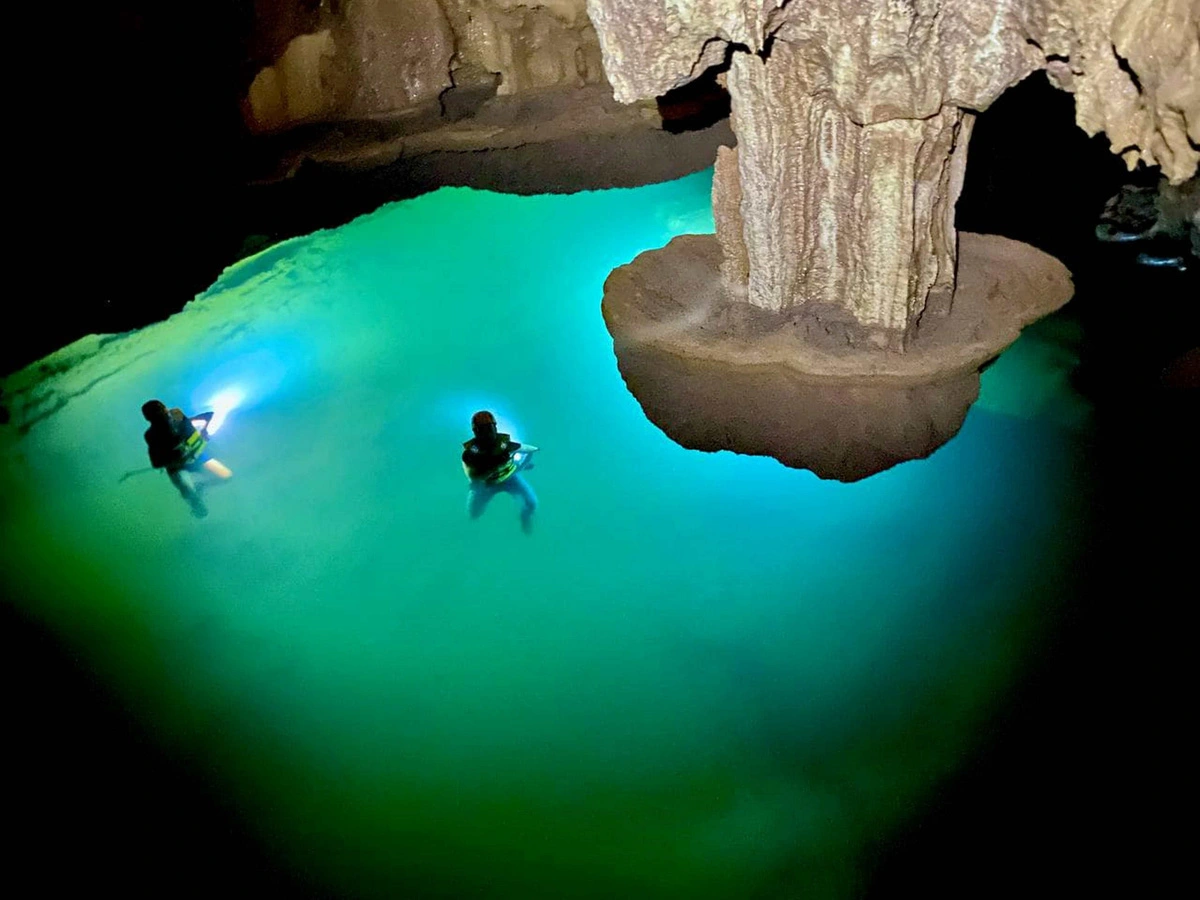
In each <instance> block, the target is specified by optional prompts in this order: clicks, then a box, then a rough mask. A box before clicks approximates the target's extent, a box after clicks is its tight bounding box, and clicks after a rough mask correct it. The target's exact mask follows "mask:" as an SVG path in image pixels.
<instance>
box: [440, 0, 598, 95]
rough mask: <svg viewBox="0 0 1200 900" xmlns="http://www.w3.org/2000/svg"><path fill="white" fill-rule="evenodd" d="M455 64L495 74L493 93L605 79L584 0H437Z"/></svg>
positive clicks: (509, 92)
mask: <svg viewBox="0 0 1200 900" xmlns="http://www.w3.org/2000/svg"><path fill="white" fill-rule="evenodd" d="M441 2H442V6H443V7H444V8H445V11H446V15H447V17H448V18H449V20H450V22H451V25H452V26H453V28H454V33H455V39H456V47H457V57H456V59H455V64H456V66H457V65H464V66H473V67H476V68H478V69H482V70H484V71H486V72H495V73H497V74H499V75H500V86H499V88H498V92H499V93H501V94H515V93H518V92H520V91H525V90H530V89H534V88H542V87H556V86H560V85H563V86H572V87H578V86H582V85H584V84H588V83H594V82H598V81H602V80H603V79H604V66H603V63H602V62H601V60H600V43H599V41H598V39H597V38H596V30H595V29H594V28H593V27H592V23H591V20H589V19H588V17H587V10H586V2H585V0H543V2H540V3H537V2H533V0H441Z"/></svg>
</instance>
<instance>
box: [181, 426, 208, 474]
mask: <svg viewBox="0 0 1200 900" xmlns="http://www.w3.org/2000/svg"><path fill="white" fill-rule="evenodd" d="M188 424H191V423H188ZM207 446H208V439H207V438H206V437H205V436H204V432H203V431H201V430H200V429H199V428H197V427H196V426H195V425H192V433H191V434H189V435H188V436H187V437H186V438H184V439H183V441H182V442H180V444H179V446H178V447H176V448H175V452H176V453H178V454H179V459H180V462H181V463H182V464H183V465H187V464H188V463H190V462H195V460H196V457H198V456H199V455H200V454H201V453H203V452H204V448H205V447H207Z"/></svg>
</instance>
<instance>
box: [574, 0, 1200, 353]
mask: <svg viewBox="0 0 1200 900" xmlns="http://www.w3.org/2000/svg"><path fill="white" fill-rule="evenodd" d="M1197 5H1198V0H810V2H800V0H791V2H789V0H767V2H752V0H658V2H642V0H589V3H588V11H589V14H590V15H591V17H592V20H593V21H594V22H595V23H596V26H597V30H598V34H599V38H600V44H601V49H602V52H603V55H604V64H605V68H606V71H607V74H608V77H609V80H610V82H611V83H612V85H613V88H614V92H615V95H616V96H617V98H618V99H621V100H626V101H628V100H633V99H635V98H639V97H648V96H655V95H659V94H662V93H664V92H665V91H667V90H669V89H671V88H674V87H677V86H679V85H680V84H682V83H684V82H686V81H688V80H689V79H691V78H693V77H695V76H696V75H698V74H699V73H700V72H701V71H702V70H703V69H704V68H705V67H707V66H708V65H710V64H712V63H713V62H715V61H719V60H723V59H724V58H725V56H726V53H727V52H731V53H732V58H731V60H730V70H729V75H728V86H729V91H730V95H731V98H732V110H733V127H734V131H735V133H736V134H737V135H738V144H739V149H738V153H737V156H736V157H735V158H736V161H737V180H738V185H736V186H735V185H733V184H732V181H731V178H732V176H731V172H730V165H729V164H728V162H727V163H723V164H722V168H721V170H720V171H719V175H718V181H719V185H715V186H714V199H715V201H718V202H720V203H721V204H722V208H721V209H719V210H718V209H716V208H714V216H715V218H716V221H717V225H718V234H719V238H720V241H721V244H722V246H723V247H725V248H727V249H728V250H729V252H730V253H731V254H733V258H732V259H731V261H730V263H729V264H728V265H727V266H726V267H725V268H724V270H723V271H724V272H725V273H726V278H727V279H734V280H736V279H738V278H740V277H741V273H742V272H743V270H744V271H745V283H744V287H742V288H741V289H742V290H743V291H744V293H745V296H746V298H747V299H748V300H749V302H750V303H751V304H753V305H755V306H758V307H760V308H763V309H767V310H787V309H792V308H797V307H807V308H808V310H809V312H811V313H812V314H814V315H817V316H819V317H824V318H825V319H826V320H827V321H830V322H846V323H854V324H855V325H857V326H858V329H857V331H856V332H855V331H854V330H853V329H852V330H851V333H856V334H858V335H859V337H858V338H856V339H858V340H863V341H866V342H869V343H872V344H876V345H881V346H889V347H892V348H901V347H903V346H904V345H905V344H906V342H907V341H908V339H909V338H910V337H911V335H912V332H913V329H914V326H915V325H916V323H917V322H918V321H919V320H921V319H922V317H929V316H933V317H936V316H938V315H943V314H945V312H946V311H947V308H948V302H949V301H948V298H949V297H950V296H951V292H952V290H953V286H954V265H955V259H954V256H955V245H956V237H955V232H954V228H953V208H954V203H955V202H956V200H957V197H958V192H959V189H960V188H961V184H962V173H963V167H964V163H965V153H966V145H967V137H968V135H969V131H970V125H971V119H970V113H971V112H973V111H977V110H982V109H985V108H987V106H988V105H990V104H991V103H992V102H993V101H994V100H995V99H996V98H997V97H998V96H999V95H1000V94H1001V93H1002V92H1003V91H1004V90H1005V89H1007V88H1008V87H1010V86H1011V85H1013V84H1015V83H1016V82H1017V81H1019V80H1021V79H1022V78H1024V77H1025V76H1026V75H1027V74H1029V73H1030V72H1032V71H1034V70H1035V69H1037V68H1039V67H1042V66H1048V67H1049V69H1050V75H1051V77H1052V79H1053V80H1054V81H1055V83H1056V84H1058V85H1060V86H1062V87H1064V88H1067V89H1070V90H1073V91H1075V92H1076V96H1077V102H1078V116H1079V122H1080V124H1081V125H1082V126H1083V127H1084V128H1085V129H1087V130H1089V131H1092V132H1095V131H1099V130H1105V131H1107V132H1108V133H1109V136H1110V139H1111V140H1113V143H1114V149H1115V150H1117V151H1118V152H1121V153H1122V154H1123V155H1125V157H1126V159H1127V160H1128V161H1130V162H1131V163H1132V162H1135V161H1136V160H1138V159H1142V160H1145V161H1147V162H1150V163H1154V164H1162V165H1163V167H1164V171H1166V172H1167V174H1168V175H1169V176H1170V177H1171V178H1172V179H1173V180H1177V181H1178V180H1181V179H1184V178H1186V177H1188V176H1189V175H1190V174H1191V172H1193V171H1194V170H1195V168H1196V162H1197V154H1196V151H1195V147H1194V141H1195V136H1194V132H1195V130H1196V128H1197V124H1196V123H1197V119H1198V118H1200V104H1198V103H1197V97H1196V91H1197V90H1200V76H1198V72H1197V65H1198V63H1197V60H1198V59H1200V37H1198V35H1197V30H1196V22H1197V18H1198V16H1197V12H1196V8H1197ZM1114 46H1115V47H1116V51H1115V52H1114ZM1122 48H1124V49H1122ZM1117 53H1119V54H1121V56H1122V57H1124V59H1125V60H1126V62H1125V63H1122V61H1121V59H1119V58H1118V56H1117ZM1051 57H1054V58H1053V59H1052V58H1051ZM1123 66H1124V67H1123ZM1189 140H1190V141H1192V142H1193V143H1189ZM1031 152H1038V149H1037V148H1031ZM732 159H734V157H730V158H729V161H732ZM739 195H740V198H741V199H740V203H739V206H738V209H737V210H736V211H735V210H733V209H732V207H731V206H730V204H729V202H728V198H730V197H734V196H739ZM739 216H740V218H739ZM738 229H740V232H741V233H740V234H737V233H736V232H737V230H738ZM743 253H744V258H745V263H743V261H742V260H743ZM728 288H729V290H731V291H732V292H733V293H737V292H738V288H739V286H738V285H736V284H734V283H732V282H731V283H730V284H729V285H728Z"/></svg>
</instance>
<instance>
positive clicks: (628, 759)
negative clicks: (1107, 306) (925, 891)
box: [0, 172, 1090, 898]
mask: <svg viewBox="0 0 1200 900" xmlns="http://www.w3.org/2000/svg"><path fill="white" fill-rule="evenodd" d="M710 186H711V172H708V173H701V174H698V175H695V176H691V177H689V178H685V179H682V180H679V181H676V182H672V183H668V184H662V185H653V186H648V187H643V188H638V189H634V190H614V191H605V192H598V193H582V194H576V195H570V196H540V197H516V196H505V195H498V194H491V193H486V192H477V191H472V190H469V189H443V190H440V191H438V192H436V193H434V194H429V195H425V196H423V197H420V198H417V199H415V200H409V201H405V202H402V203H398V204H392V205H389V206H387V207H384V208H382V209H380V210H378V211H377V212H375V213H373V214H371V215H368V216H365V217H363V218H360V219H358V220H356V221H354V222H352V223H350V224H348V225H346V226H344V227H342V228H339V229H337V230H334V231H328V232H321V233H318V234H315V235H312V236H309V237H307V238H302V239H298V240H295V241H292V242H288V243H286V244H284V245H281V246H279V247H276V248H273V249H271V250H268V251H266V252H265V253H264V254H262V255H260V256H259V257H257V258H255V259H253V260H250V261H248V262H246V263H243V264H241V265H240V266H239V267H236V268H234V269H232V270H230V271H229V272H227V273H226V275H225V276H224V277H223V278H222V279H221V280H220V281H219V282H218V283H217V284H216V285H215V286H214V287H213V288H212V289H211V290H210V291H209V292H208V293H207V294H206V295H204V296H203V297H201V298H200V299H199V300H198V301H197V302H196V303H193V304H192V305H190V306H189V307H188V309H187V310H185V311H184V312H183V313H182V314H180V315H179V316H176V317H174V318H172V319H171V320H169V321H167V322H165V323H162V324H160V325H157V326H154V327H152V328H150V329H146V330H144V331H143V332H140V333H138V334H137V335H133V336H131V337H128V338H125V339H124V340H121V341H116V342H113V343H111V344H109V345H108V346H106V347H104V348H103V350H102V351H101V352H100V353H99V354H97V356H95V357H93V358H92V359H90V360H88V361H87V363H86V365H84V366H81V367H79V369H78V371H69V372H66V373H65V374H63V375H60V376H57V378H58V381H56V382H51V383H50V384H51V386H53V387H54V388H55V389H56V390H57V392H58V396H60V397H64V398H67V402H66V404H65V405H64V406H63V408H62V409H60V410H59V411H57V412H56V413H54V414H53V415H51V416H49V417H47V418H45V419H44V420H43V421H40V422H38V423H37V424H36V425H34V426H33V427H32V428H30V429H29V432H28V434H26V435H24V436H23V437H20V438H19V439H18V438H17V437H16V436H15V435H14V434H12V433H11V432H12V431H13V429H12V428H9V429H8V431H9V432H10V434H8V435H7V437H6V440H7V443H6V444H5V445H4V449H3V452H2V454H0V463H2V468H0V477H2V479H3V491H4V493H3V496H4V497H5V498H6V501H5V504H4V506H3V508H2V509H0V522H2V524H3V529H4V533H5V535H6V540H5V541H4V544H3V547H2V548H0V562H2V563H3V572H4V573H5V576H4V577H5V579H6V581H7V585H6V587H7V588H8V589H9V590H10V592H11V593H13V595H14V596H19V597H21V598H22V599H21V600H20V601H19V602H20V603H21V604H22V605H23V608H24V611H25V612H27V613H28V614H30V615H34V616H36V617H38V618H39V619H41V620H43V621H44V622H46V623H48V624H49V625H50V627H51V628H53V629H54V630H55V631H56V632H58V633H60V634H61V635H63V637H64V639H65V640H67V641H69V642H70V643H71V644H72V645H73V646H74V647H76V648H77V650H78V652H79V653H80V654H81V656H82V657H84V658H85V659H87V660H88V661H89V663H90V664H91V665H92V666H94V667H95V668H96V669H97V670H98V671H99V672H100V673H101V674H102V677H103V679H104V680H105V682H106V683H108V684H110V685H111V686H112V687H113V689H114V690H116V691H117V692H119V693H120V694H121V695H122V696H124V697H125V698H126V699H127V702H128V705H129V707H130V708H131V709H133V710H134V711H135V713H136V714H137V716H138V717H139V719H140V721H142V722H143V723H144V725H145V727H146V728H147V729H148V730H149V731H151V732H152V734H153V735H154V736H155V738H156V740H158V741H160V742H161V743H162V744H163V745H164V746H166V747H167V748H168V749H169V752H171V753H172V754H174V755H176V756H178V757H179V758H185V759H188V760H191V761H194V762H195V763H196V764H197V765H198V766H199V767H200V768H202V769H203V770H204V771H205V772H206V773H208V775H209V776H210V777H211V778H212V779H213V780H214V781H215V783H217V784H218V786H219V788H220V790H221V791H222V792H223V793H224V794H225V795H226V796H228V797H230V798H232V799H233V802H234V803H235V805H236V807H237V808H238V809H239V810H240V811H241V814H242V815H243V816H244V818H245V821H246V823H247V826H248V827H249V828H250V830H251V831H253V832H254V833H255V834H257V835H259V836H260V837H261V838H262V840H263V841H264V842H265V843H266V844H268V845H269V847H270V848H271V851H270V852H271V853H272V854H274V855H275V856H276V857H277V858H278V859H279V860H280V861H281V862H282V863H283V864H284V865H288V866H293V867H296V868H302V869H303V870H304V871H306V872H308V873H309V874H310V876H311V877H312V878H314V879H316V880H317V881H318V882H320V883H322V884H325V885H327V886H328V887H330V888H331V889H332V890H334V891H336V892H338V893H339V894H341V895H344V896H354V895H359V894H361V895H364V896H400V895H403V894H404V893H405V892H407V895H409V896H445V897H462V896H468V895H469V896H479V897H534V896H538V897H540V896H554V897H606V898H611V897H617V896H622V897H640V898H659V897H662V898H668V897H670V898H674V897H681V898H682V897H687V898H742V897H749V896H759V895H762V896H773V895H778V891H776V892H775V893H774V894H773V893H772V891H773V889H774V888H773V886H774V887H776V888H777V887H778V886H779V885H781V884H783V883H785V882H786V883H788V884H798V885H800V886H801V887H802V888H803V889H805V891H806V896H816V897H823V896H829V897H841V896H852V895H853V893H854V891H855V890H856V888H857V887H858V886H859V885H860V882H861V879H862V878H863V877H864V865H865V864H864V861H863V856H862V854H863V852H864V849H865V848H866V847H867V846H868V845H869V844H870V843H871V842H872V841H877V840H880V839H881V837H883V836H886V835H887V834H889V833H891V831H892V830H894V829H896V828H898V827H900V826H902V825H903V824H905V823H906V822H908V821H909V820H910V819H911V818H912V817H913V816H916V815H919V813H920V811H921V810H922V809H923V808H924V805H925V804H926V803H927V802H928V801H929V799H930V798H931V797H932V796H934V795H935V794H936V791H937V788H938V785H939V784H940V783H942V781H943V780H944V779H945V778H946V777H948V776H949V775H951V774H953V773H954V772H955V771H956V770H957V769H958V768H959V767H960V766H961V765H963V764H964V761H965V760H967V759H968V758H969V754H970V752H971V750H972V748H973V747H974V746H975V745H976V744H977V742H978V741H979V740H981V735H982V734H983V733H984V732H985V731H986V729H987V727H988V726H989V722H990V721H991V717H992V716H993V715H994V714H995V711H996V710H997V708H998V706H999V704H1000V703H1001V702H1002V701H1003V699H1004V698H1005V696H1006V694H1007V692H1008V691H1009V690H1010V689H1011V687H1012V685H1013V684H1014V682H1015V680H1016V679H1017V678H1019V676H1020V674H1021V672H1022V671H1023V670H1024V668H1025V667H1027V666H1028V665H1030V664H1031V661H1032V660H1035V659H1036V658H1037V656H1038V654H1039V653H1040V652H1041V642H1042V641H1043V640H1044V638H1045V637H1046V635H1047V634H1048V633H1049V631H1050V629H1051V627H1052V624H1053V622H1054V618H1055V615H1056V612H1057V609H1058V602H1059V601H1058V596H1059V591H1060V588H1061V587H1062V585H1063V584H1064V583H1065V582H1066V581H1067V580H1069V578H1070V573H1071V569H1072V566H1073V564H1074V562H1075V560H1076V558H1077V554H1078V552H1079V547H1078V541H1079V539H1080V535H1081V534H1082V533H1083V530H1084V528H1085V525H1086V515H1087V501H1086V496H1087V490H1086V486H1087V478H1088V476H1087V472H1088V465H1089V462H1088V435H1089V427H1090V426H1089V410H1088V408H1087V406H1086V404H1084V403H1083V401H1082V400H1080V398H1079V397H1078V396H1077V395H1075V394H1074V393H1073V391H1072V390H1071V388H1070V386H1069V376H1070V373H1071V370H1072V368H1073V367H1074V365H1075V363H1076V357H1075V355H1074V351H1073V347H1074V345H1075V343H1076V342H1077V340H1078V335H1077V334H1075V333H1074V331H1073V329H1072V327H1071V325H1070V323H1069V322H1067V321H1065V320H1062V319H1052V320H1050V321H1048V322H1045V323H1042V324H1041V325H1039V326H1037V327H1035V328H1034V329H1031V330H1030V332H1028V333H1027V334H1026V335H1025V336H1024V337H1022V339H1021V340H1020V341H1019V342H1018V343H1017V344H1016V345H1015V346H1014V347H1013V348H1012V349H1011V350H1010V351H1008V353H1006V354H1005V355H1004V356H1003V357H1002V358H1001V359H1000V360H999V361H998V362H997V363H996V364H994V365H993V366H992V367H991V368H989V369H988V370H987V371H986V372H985V374H984V385H983V391H982V395H981V399H980V402H979V403H978V404H977V405H976V406H975V407H974V408H973V409H972V411H971V413H970V414H969V416H968V419H967V422H966V424H965V426H964V428H963V430H962V432H961V434H960V435H959V436H958V437H957V438H955V439H954V440H953V441H951V442H950V443H949V444H948V445H946V446H945V447H943V448H942V449H940V450H939V451H938V452H937V453H935V454H934V455H933V456H932V457H931V458H930V459H928V460H924V461H918V462H912V463H907V464H904V465H902V466H899V467H897V468H895V469H892V470H890V471H888V472H885V473H883V474H880V475H877V476H875V477H872V478H870V479H867V480H866V481H863V482H859V483H856V484H852V485H845V484H840V483H836V482H823V481H821V480H819V479H817V478H816V477H815V476H813V475H812V474H810V473H808V472H801V471H794V470H790V469H787V468H784V467H783V466H781V465H779V464H777V463H776V462H774V461H773V460H770V459H762V458H751V457H742V456H737V455H734V454H731V453H717V454H704V453H699V452H693V451H688V450H684V449H682V448H680V447H679V446H677V445H675V444H673V443H672V442H671V441H670V440H669V439H667V438H666V437H665V436H664V435H663V434H662V433H661V432H659V431H658V430H657V429H656V428H654V427H653V426H652V425H651V424H649V423H648V422H647V421H646V419H645V418H644V416H643V415H642V413H641V410H640V408H639V407H638V405H637V403H636V401H635V400H634V399H633V398H632V397H631V396H630V395H629V393H628V392H627V391H626V390H625V388H624V385H623V383H622V381H621V378H620V375H619V373H618V371H617V367H616V362H615V359H614V357H613V353H612V346H611V341H610V339H609V337H608V334H607V332H606V330H605V327H604V323H603V321H602V319H601V316H600V297H601V289H602V285H603V282H604V279H605V277H606V276H607V274H608V272H609V271H610V270H611V269H612V268H614V267H615V266H617V265H620V264H622V263H624V262H627V261H629V260H630V259H632V258H633V257H634V256H635V255H636V254H637V253H639V252H641V251H642V250H644V249H648V248H652V247H657V246H661V245H662V244H664V243H666V242H667V241H668V240H669V239H670V238H671V237H672V236H674V235H676V234H679V233H684V232H689V231H711V230H712V218H711V211H710V209H709V197H710V195H709V190H710ZM228 389H236V390H238V391H240V392H241V393H242V394H244V399H243V400H242V402H241V403H240V405H239V406H238V407H237V408H236V409H234V410H233V411H232V412H231V413H230V415H229V417H228V420H227V422H226V423H225V424H224V426H223V427H222V429H221V430H220V432H219V433H218V435H217V436H216V438H215V440H214V442H213V445H212V449H213V453H214V455H215V456H217V457H219V458H220V459H221V460H223V461H224V462H225V463H226V464H227V465H228V466H229V467H230V468H232V469H233V471H234V473H235V475H234V477H233V479H231V480H230V481H229V482H227V483H224V484H220V485H217V486H214V487H213V488H212V489H211V490H210V491H209V492H208V495H207V502H208V507H209V515H208V517H207V518H205V519H202V520H197V519H194V518H192V517H191V516H190V515H189V514H188V509H187V507H186V506H185V505H184V504H183V503H182V502H181V501H180V498H179V497H178V496H177V495H176V494H175V493H174V491H173V490H172V489H171V487H170V485H169V484H168V483H167V482H166V479H165V477H162V476H161V475H160V474H159V473H142V474H137V475H134V476H132V477H129V478H127V479H126V480H124V481H121V480H120V478H121V475H122V474H123V473H125V472H127V471H130V470H137V469H138V468H139V467H141V466H143V465H144V464H145V456H144V446H143V444H142V439H141V430H142V428H143V426H144V423H143V422H142V421H141V418H140V415H139V407H140V405H141V403H142V402H143V401H144V400H146V399H148V398H149V397H161V398H162V399H163V400H165V401H167V402H168V404H170V405H181V406H185V407H187V408H188V410H189V411H199V410H200V409H201V408H202V407H203V406H204V405H205V404H206V402H207V401H208V399H209V398H211V397H212V396H213V395H215V394H219V393H220V392H221V391H224V390H228ZM479 408H490V409H493V410H494V411H496V413H497V414H498V416H499V418H500V420H501V424H502V425H504V426H507V429H508V430H511V431H512V432H513V433H514V435H515V436H516V437H517V438H518V439H520V440H523V441H527V442H531V443H533V444H536V445H538V446H539V447H541V448H543V452H542V453H541V454H540V455H539V458H538V462H537V465H536V467H535V468H534V469H533V470H532V471H531V472H530V473H529V474H528V479H529V481H530V483H531V484H532V486H533V487H534V489H535V490H536V491H537V493H538V496H539V499H540V507H539V510H538V513H537V517H536V522H535V528H534V533H533V534H532V535H529V536H527V535H525V534H523V533H522V531H521V529H520V527H519V522H518V514H517V513H518V510H517V504H516V503H515V501H513V500H512V498H509V497H498V498H496V499H495V500H494V501H493V503H492V505H491V507H490V508H489V509H488V511H487V513H486V514H485V515H484V516H483V518H481V519H480V520H478V521H468V519H467V517H466V514H465V500H466V489H465V488H466V486H465V482H464V478H463V475H462V471H461V469H460V466H459V459H458V455H459V452H460V443H461V442H462V441H463V440H465V439H466V438H467V437H469V436H470V435H469V419H470V416H471V413H472V412H474V411H475V410H476V409H479Z"/></svg>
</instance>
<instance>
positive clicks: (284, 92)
mask: <svg viewBox="0 0 1200 900" xmlns="http://www.w3.org/2000/svg"><path fill="white" fill-rule="evenodd" d="M336 52H337V48H336V47H335V46H334V42H333V34H332V33H331V32H330V31H329V29H325V30H324V31H320V32H318V33H316V34H302V35H300V36H299V37H296V38H293V39H292V41H291V42H290V43H289V44H288V46H287V49H286V50H284V52H283V55H282V56H281V57H279V60H278V61H277V62H276V63H275V65H273V66H267V67H266V68H265V69H262V70H261V71H260V72H259V73H258V75H256V76H255V78H254V81H253V83H252V84H251V85H250V91H249V93H248V95H247V97H246V106H247V112H246V120H247V124H248V125H249V126H250V128H251V130H252V131H255V132H266V131H278V130H280V129H283V128H286V127H288V126H289V125H294V124H296V123H299V122H306V121H312V120H319V119H325V118H328V117H329V116H330V115H331V114H332V113H333V112H334V111H335V100H336V98H335V94H334V92H332V91H330V90H328V75H327V73H328V72H329V70H330V69H331V63H332V61H333V58H334V55H335V53H336Z"/></svg>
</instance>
